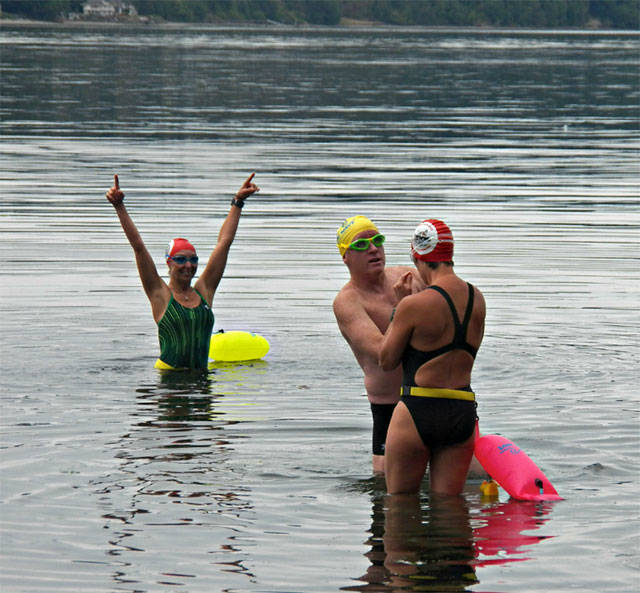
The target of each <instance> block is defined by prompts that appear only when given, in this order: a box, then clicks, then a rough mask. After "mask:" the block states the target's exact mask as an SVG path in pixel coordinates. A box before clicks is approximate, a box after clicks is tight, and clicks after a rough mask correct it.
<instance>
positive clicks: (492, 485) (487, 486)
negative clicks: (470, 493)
mask: <svg viewBox="0 0 640 593" xmlns="http://www.w3.org/2000/svg"><path fill="white" fill-rule="evenodd" d="M480 490H481V491H482V496H491V497H493V496H498V484H497V483H496V482H494V481H493V480H489V481H487V480H485V481H484V482H482V484H480Z"/></svg>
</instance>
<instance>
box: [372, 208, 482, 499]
mask: <svg viewBox="0 0 640 593" xmlns="http://www.w3.org/2000/svg"><path fill="white" fill-rule="evenodd" d="M411 254H412V257H413V261H414V263H415V266H416V268H417V270H418V273H419V274H420V276H421V277H422V279H423V280H424V282H425V283H426V284H427V289H426V290H423V291H422V292H419V293H417V294H413V295H412V294H411V287H410V278H409V277H406V276H405V277H402V278H401V279H400V280H399V281H398V282H397V283H396V285H395V286H394V289H395V290H396V294H397V296H398V298H399V299H401V300H400V302H399V303H398V306H397V308H396V311H395V315H394V317H393V321H392V322H391V324H390V325H389V328H388V330H387V332H386V334H385V337H384V342H383V344H382V348H381V350H380V366H382V368H383V369H385V370H386V369H392V368H394V367H395V366H397V365H398V364H399V363H400V362H402V367H403V387H402V398H401V400H400V403H399V404H398V405H397V406H396V409H395V411H394V413H393V418H392V419H391V424H390V425H389V431H388V434H387V442H386V447H385V465H386V468H385V469H386V480H387V491H388V492H389V493H390V494H400V493H415V492H418V491H419V489H420V482H421V481H422V478H423V477H424V473H425V471H426V469H427V465H428V466H429V477H430V487H431V490H432V491H433V492H437V493H442V494H459V493H460V492H461V491H462V488H463V486H464V483H465V480H466V477H467V471H468V469H469V464H470V462H471V458H472V456H473V445H474V438H475V434H474V433H475V424H476V403H475V395H474V393H473V391H472V390H471V370H472V368H473V362H474V359H475V355H476V352H477V350H478V348H479V347H480V343H481V342H482V336H483V334H484V318H485V302H484V298H483V296H482V293H481V292H480V291H479V290H478V289H477V288H475V287H474V286H472V285H471V284H468V283H467V282H465V281H464V280H462V279H461V278H459V277H458V276H457V275H456V274H455V272H454V271H453V235H452V234H451V230H450V229H449V227H448V226H447V225H446V224H445V223H444V222H442V221H440V220H433V219H429V220H425V221H423V222H422V223H420V224H419V225H418V227H417V228H416V230H415V233H414V237H413V240H412V242H411ZM407 276H408V275H407Z"/></svg>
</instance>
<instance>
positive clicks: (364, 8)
mask: <svg viewBox="0 0 640 593" xmlns="http://www.w3.org/2000/svg"><path fill="white" fill-rule="evenodd" d="M129 1H130V2H131V4H133V5H134V6H135V7H136V9H137V10H138V13H139V14H140V15H143V16H150V17H156V18H160V19H164V20H166V21H178V22H196V23H197V22H201V23H202V22H256V23H260V22H280V23H286V24H293V23H309V24H313V25H337V24H339V23H340V21H341V19H343V18H349V19H355V20H360V21H374V22H379V23H387V24H393V25H417V26H451V27H455V26H465V27H469V26H492V27H544V28H550V29H553V28H570V27H574V28H580V27H590V26H601V27H608V28H613V29H631V30H638V29H640V0H129ZM83 3H84V2H83V1H82V0H2V10H3V11H4V12H5V13H7V14H15V15H19V16H22V17H26V18H31V19H39V20H54V19H57V18H61V17H62V16H64V15H66V14H68V13H69V12H82V4H83Z"/></svg>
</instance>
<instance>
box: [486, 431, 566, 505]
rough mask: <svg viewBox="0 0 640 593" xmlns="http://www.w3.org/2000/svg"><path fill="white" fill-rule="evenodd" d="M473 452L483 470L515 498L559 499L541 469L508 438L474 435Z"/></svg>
mask: <svg viewBox="0 0 640 593" xmlns="http://www.w3.org/2000/svg"><path fill="white" fill-rule="evenodd" d="M474 453H475V456H476V458H477V459H478V461H479V462H480V465H482V467H483V468H484V469H485V471H486V472H487V473H488V474H489V475H490V476H491V477H492V478H493V479H494V480H495V481H496V482H498V484H500V486H502V487H503V488H504V489H505V490H506V491H507V492H508V493H509V494H510V495H511V496H512V497H513V498H515V499H516V500H530V501H540V500H563V498H562V497H561V496H560V495H559V494H558V492H557V491H556V489H555V488H554V487H553V485H552V484H551V482H550V481H549V479H548V478H547V476H545V475H544V473H542V470H540V468H539V467H538V466H537V465H536V464H535V463H534V462H533V461H532V460H531V459H530V458H529V456H528V455H527V454H526V453H525V452H524V451H523V450H522V449H520V448H519V447H517V446H516V445H514V444H513V443H512V442H511V441H510V440H509V439H506V438H504V437H501V436H498V435H495V434H487V435H484V436H481V437H478V438H476V443H475V450H474Z"/></svg>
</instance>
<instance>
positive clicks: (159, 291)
mask: <svg viewBox="0 0 640 593" xmlns="http://www.w3.org/2000/svg"><path fill="white" fill-rule="evenodd" d="M106 196H107V200H109V202H111V204H112V205H113V207H114V209H115V211H116V214H117V215H118V219H119V220H120V224H121V226H122V230H123V231H124V234H125V236H126V237H127V239H128V240H129V244H130V245H131V247H132V249H133V253H134V255H135V258H136V265H137V267H138V274H139V275H140V280H141V281H142V287H143V288H144V291H145V293H146V295H147V297H148V299H149V301H150V302H151V308H152V310H153V313H154V316H155V315H156V311H157V309H158V310H162V311H164V308H166V302H167V301H168V299H169V288H168V287H167V285H166V284H165V282H164V280H162V278H160V275H159V274H158V270H157V269H156V265H155V264H154V262H153V258H152V257H151V255H150V253H149V251H148V250H147V248H146V246H145V244H144V242H143V240H142V237H141V236H140V233H139V232H138V229H137V228H136V225H135V224H134V222H133V220H132V219H131V216H129V213H128V212H127V209H126V208H125V205H124V193H123V192H122V190H121V189H120V183H119V181H118V176H117V175H114V176H113V187H112V188H111V189H110V190H109V191H108V192H107V194H106ZM163 304H164V307H163Z"/></svg>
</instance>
